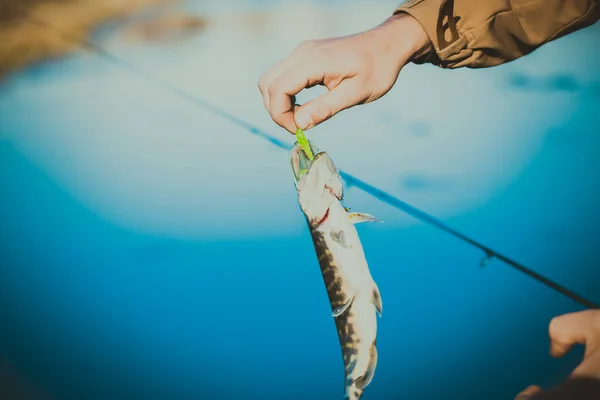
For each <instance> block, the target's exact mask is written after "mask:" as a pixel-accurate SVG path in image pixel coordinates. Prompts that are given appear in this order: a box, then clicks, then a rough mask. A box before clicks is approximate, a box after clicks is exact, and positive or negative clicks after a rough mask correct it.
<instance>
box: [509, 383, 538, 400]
mask: <svg viewBox="0 0 600 400" xmlns="http://www.w3.org/2000/svg"><path fill="white" fill-rule="evenodd" d="M541 391H542V388H541V387H539V386H537V385H531V386H529V387H528V388H527V389H525V390H523V391H522V392H521V393H519V394H518V395H517V397H515V400H529V399H531V398H532V397H533V396H534V395H536V394H537V393H539V392H541Z"/></svg>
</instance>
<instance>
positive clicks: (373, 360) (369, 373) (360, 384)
mask: <svg viewBox="0 0 600 400" xmlns="http://www.w3.org/2000/svg"><path fill="white" fill-rule="evenodd" d="M375 342H376V340H374V341H373V344H372V345H371V348H370V350H369V353H370V354H369V356H370V357H369V365H368V366H367V370H366V371H365V374H364V375H363V376H361V377H359V378H357V379H356V381H355V383H356V388H357V389H359V390H364V388H366V387H367V386H369V383H371V381H372V380H373V375H375V367H376V366H377V347H375Z"/></svg>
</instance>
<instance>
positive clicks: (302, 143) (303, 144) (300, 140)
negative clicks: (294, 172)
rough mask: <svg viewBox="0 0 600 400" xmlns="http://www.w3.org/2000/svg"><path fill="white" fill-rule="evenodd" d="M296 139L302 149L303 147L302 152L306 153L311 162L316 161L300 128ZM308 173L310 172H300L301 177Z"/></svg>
mask: <svg viewBox="0 0 600 400" xmlns="http://www.w3.org/2000/svg"><path fill="white" fill-rule="evenodd" d="M296 139H297V140H298V144H300V147H302V150H303V151H304V154H306V156H307V157H308V159H309V160H310V161H312V160H314V159H315V156H314V155H313V152H312V149H311V148H310V144H308V140H307V139H306V136H305V135H304V132H303V131H302V129H300V128H298V130H297V131H296ZM307 171H308V170H306V169H302V170H300V176H302V175H304V174H305V173H306V172H307Z"/></svg>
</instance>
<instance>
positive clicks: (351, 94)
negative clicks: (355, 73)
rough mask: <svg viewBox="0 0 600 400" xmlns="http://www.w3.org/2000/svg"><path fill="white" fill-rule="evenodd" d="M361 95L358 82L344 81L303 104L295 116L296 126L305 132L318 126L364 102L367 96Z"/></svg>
mask: <svg viewBox="0 0 600 400" xmlns="http://www.w3.org/2000/svg"><path fill="white" fill-rule="evenodd" d="M360 93H361V90H360V87H359V85H358V84H357V83H356V81H352V80H346V81H342V83H340V84H339V85H338V86H336V87H335V88H333V89H331V90H330V91H328V92H327V93H325V94H323V95H321V96H319V97H317V98H316V99H314V100H311V101H309V102H308V103H305V104H303V105H302V106H301V107H300V108H299V109H298V110H297V111H296V113H295V115H294V119H295V121H296V125H297V126H298V127H299V128H300V129H303V130H306V129H309V128H312V127H314V126H317V125H319V124H320V123H321V122H324V121H326V120H328V119H330V118H331V117H333V116H334V115H336V114H337V113H339V112H340V111H342V110H345V109H348V108H350V107H353V106H355V105H357V104H358V103H360V102H362V101H363V99H364V98H365V97H366V96H361V94H360Z"/></svg>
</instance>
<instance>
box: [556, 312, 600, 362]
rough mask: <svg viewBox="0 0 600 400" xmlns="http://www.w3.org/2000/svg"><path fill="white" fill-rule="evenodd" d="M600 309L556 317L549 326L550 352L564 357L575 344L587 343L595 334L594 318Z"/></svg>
mask: <svg viewBox="0 0 600 400" xmlns="http://www.w3.org/2000/svg"><path fill="white" fill-rule="evenodd" d="M596 313H598V311H596V310H586V311H580V312H576V313H569V314H564V315H560V316H558V317H554V318H553V319H552V320H551V321H550V324H549V326H548V332H549V334H550V341H551V343H550V354H552V356H554V357H562V356H564V355H565V354H567V353H568V352H569V350H570V349H571V348H572V347H573V345H575V344H585V343H586V341H587V339H588V338H589V337H591V336H592V335H593V333H594V332H593V328H594V319H595V318H597V317H598V316H597V314H596Z"/></svg>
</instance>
